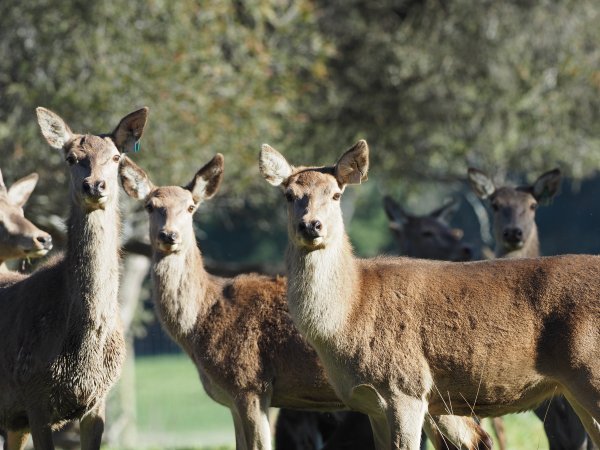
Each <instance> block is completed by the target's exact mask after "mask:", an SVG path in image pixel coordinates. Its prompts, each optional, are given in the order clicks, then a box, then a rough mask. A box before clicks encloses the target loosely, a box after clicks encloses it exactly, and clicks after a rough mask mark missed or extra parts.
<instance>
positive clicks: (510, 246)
mask: <svg viewBox="0 0 600 450" xmlns="http://www.w3.org/2000/svg"><path fill="white" fill-rule="evenodd" d="M502 244H503V245H504V248H505V249H506V250H508V251H514V250H520V249H522V248H523V246H524V245H525V242H524V241H518V242H507V241H503V242H502Z"/></svg>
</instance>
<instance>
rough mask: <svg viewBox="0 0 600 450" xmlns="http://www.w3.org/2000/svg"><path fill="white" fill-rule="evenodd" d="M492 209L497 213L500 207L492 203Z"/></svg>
mask: <svg viewBox="0 0 600 450" xmlns="http://www.w3.org/2000/svg"><path fill="white" fill-rule="evenodd" d="M492 209H493V210H494V211H498V210H499V209H500V206H499V205H498V203H492Z"/></svg>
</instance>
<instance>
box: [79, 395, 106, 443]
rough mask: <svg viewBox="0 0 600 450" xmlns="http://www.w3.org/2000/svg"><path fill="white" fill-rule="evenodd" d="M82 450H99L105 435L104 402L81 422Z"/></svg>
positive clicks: (88, 413) (89, 412)
mask: <svg viewBox="0 0 600 450" xmlns="http://www.w3.org/2000/svg"><path fill="white" fill-rule="evenodd" d="M79 424H80V428H81V430H80V432H81V450H99V449H100V444H101V443H102V434H103V433H104V402H102V403H101V404H100V405H98V406H97V407H95V408H94V409H92V410H91V411H88V412H87V413H86V414H85V415H84V416H83V417H82V418H81V420H80V421H79Z"/></svg>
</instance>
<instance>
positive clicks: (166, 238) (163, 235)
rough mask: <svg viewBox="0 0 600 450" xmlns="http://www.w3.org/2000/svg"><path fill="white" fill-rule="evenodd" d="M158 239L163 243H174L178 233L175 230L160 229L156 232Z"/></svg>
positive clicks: (177, 238)
mask: <svg viewBox="0 0 600 450" xmlns="http://www.w3.org/2000/svg"><path fill="white" fill-rule="evenodd" d="M158 239H160V240H161V241H162V242H164V243H165V244H176V243H177V241H178V240H179V233H177V231H165V230H161V231H160V232H159V233H158Z"/></svg>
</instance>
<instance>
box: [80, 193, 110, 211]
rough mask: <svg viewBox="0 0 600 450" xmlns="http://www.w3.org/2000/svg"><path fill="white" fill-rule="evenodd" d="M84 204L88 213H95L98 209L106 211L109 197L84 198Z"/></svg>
mask: <svg viewBox="0 0 600 450" xmlns="http://www.w3.org/2000/svg"><path fill="white" fill-rule="evenodd" d="M83 203H84V204H85V207H86V209H87V210H88V211H95V210H97V209H105V207H106V204H107V203H108V196H106V195H103V196H102V197H90V196H86V197H83Z"/></svg>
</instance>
